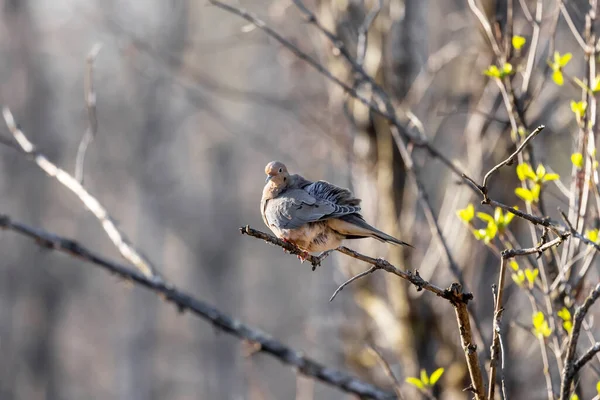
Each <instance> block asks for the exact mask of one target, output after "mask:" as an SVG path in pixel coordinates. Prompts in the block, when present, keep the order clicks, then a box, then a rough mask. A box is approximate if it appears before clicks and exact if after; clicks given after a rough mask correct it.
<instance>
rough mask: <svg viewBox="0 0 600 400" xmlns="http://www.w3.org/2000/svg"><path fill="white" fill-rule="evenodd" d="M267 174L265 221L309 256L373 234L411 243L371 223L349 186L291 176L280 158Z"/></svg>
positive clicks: (385, 240) (264, 207) (284, 238)
mask: <svg viewBox="0 0 600 400" xmlns="http://www.w3.org/2000/svg"><path fill="white" fill-rule="evenodd" d="M265 173H266V174H267V180H266V185H265V188H264V189H263V194H262V199H261V202H260V212H261V214H262V217H263V221H264V222H265V224H266V225H267V226H268V227H269V229H271V231H273V233H274V234H275V236H277V237H278V238H280V239H282V240H285V241H287V242H290V243H293V244H294V245H296V246H297V247H298V248H300V249H301V250H303V251H305V252H306V256H308V253H309V252H326V251H331V250H334V249H336V248H338V247H339V246H340V244H341V243H342V240H344V239H362V238H367V237H371V238H375V239H377V240H379V241H382V242H389V243H393V244H396V245H406V246H410V245H409V244H408V243H405V242H403V241H401V240H398V239H396V238H394V237H392V236H390V235H388V234H386V233H384V232H381V231H380V230H378V229H376V228H374V227H372V226H371V225H369V224H368V223H367V222H366V221H365V220H364V218H363V216H362V215H360V206H359V205H360V199H357V198H356V197H354V195H353V194H352V193H351V192H350V191H349V190H348V189H344V188H340V187H338V186H335V185H332V184H331V183H329V182H325V181H317V182H311V181H309V180H307V179H304V178H303V177H302V176H300V175H290V173H289V172H288V170H287V168H286V166H285V165H284V164H283V163H281V162H279V161H272V162H270V163H269V164H267V166H266V167H265ZM410 247H412V246H410ZM306 256H305V257H306ZM300 258H303V257H300Z"/></svg>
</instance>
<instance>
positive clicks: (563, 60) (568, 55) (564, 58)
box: [555, 53, 573, 67]
mask: <svg viewBox="0 0 600 400" xmlns="http://www.w3.org/2000/svg"><path fill="white" fill-rule="evenodd" d="M555 54H558V53H555ZM571 57H573V55H572V54H571V53H565V54H563V55H562V56H560V58H559V59H558V65H559V66H560V67H564V66H566V65H567V64H568V63H569V61H571Z"/></svg>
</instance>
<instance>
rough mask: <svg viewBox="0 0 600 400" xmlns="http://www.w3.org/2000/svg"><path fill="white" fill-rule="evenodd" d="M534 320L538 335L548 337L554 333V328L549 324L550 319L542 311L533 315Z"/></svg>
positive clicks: (535, 331)
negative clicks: (547, 319)
mask: <svg viewBox="0 0 600 400" xmlns="http://www.w3.org/2000/svg"><path fill="white" fill-rule="evenodd" d="M532 322H533V328H534V329H533V331H534V333H535V334H536V335H538V336H543V337H548V336H550V334H551V333H552V329H550V327H549V326H548V321H546V318H545V317H544V314H543V313H542V312H541V311H538V312H536V313H535V314H533V317H532Z"/></svg>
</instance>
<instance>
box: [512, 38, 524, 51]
mask: <svg viewBox="0 0 600 400" xmlns="http://www.w3.org/2000/svg"><path fill="white" fill-rule="evenodd" d="M525 43H527V39H525V38H524V37H523V36H519V35H515V36H513V38H512V45H513V47H514V48H515V49H517V50H521V47H523V46H524V45H525Z"/></svg>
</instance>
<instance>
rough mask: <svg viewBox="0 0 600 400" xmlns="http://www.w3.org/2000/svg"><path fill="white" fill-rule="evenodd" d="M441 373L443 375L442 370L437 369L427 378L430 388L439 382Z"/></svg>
mask: <svg viewBox="0 0 600 400" xmlns="http://www.w3.org/2000/svg"><path fill="white" fill-rule="evenodd" d="M443 373H444V368H438V369H436V370H435V371H433V373H432V374H431V376H430V377H429V384H430V385H431V386H433V385H435V383H436V382H437V381H439V380H440V378H441V377H442V374H443Z"/></svg>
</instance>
